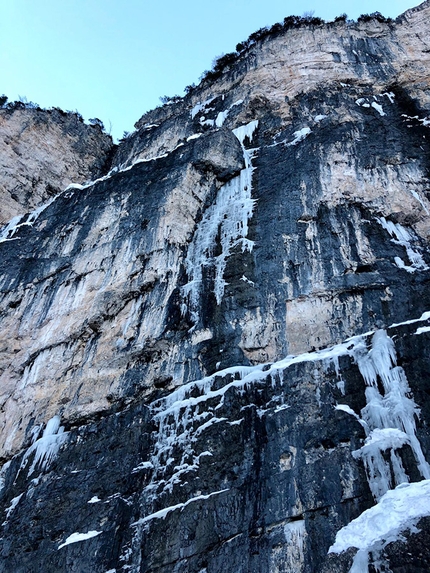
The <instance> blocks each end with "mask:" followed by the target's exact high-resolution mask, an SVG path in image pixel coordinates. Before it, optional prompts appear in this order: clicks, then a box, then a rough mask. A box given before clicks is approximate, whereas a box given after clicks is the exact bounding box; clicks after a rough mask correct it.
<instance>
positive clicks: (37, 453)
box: [20, 416, 67, 476]
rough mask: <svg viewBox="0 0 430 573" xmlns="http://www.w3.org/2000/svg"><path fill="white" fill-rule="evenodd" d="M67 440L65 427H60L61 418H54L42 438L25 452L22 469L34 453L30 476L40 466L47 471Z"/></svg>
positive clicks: (29, 471)
mask: <svg viewBox="0 0 430 573" xmlns="http://www.w3.org/2000/svg"><path fill="white" fill-rule="evenodd" d="M66 439H67V433H66V432H64V427H63V426H60V416H54V417H53V418H51V419H50V420H48V422H47V424H46V428H45V429H44V431H43V434H42V437H41V438H39V439H38V440H36V441H35V442H34V444H32V445H31V446H30V447H29V448H28V450H27V451H26V452H25V454H24V457H23V459H22V462H21V468H20V469H24V468H25V467H26V466H27V464H28V460H29V458H30V456H31V454H33V453H34V458H33V462H32V464H31V466H30V469H29V470H28V475H29V476H30V475H31V474H32V473H33V472H34V471H35V470H36V468H37V467H38V466H39V468H40V469H41V470H42V471H45V470H47V469H48V467H49V465H50V464H51V462H52V460H53V459H54V458H55V457H56V455H57V454H58V451H59V449H60V446H61V444H63V443H64V442H65V440H66Z"/></svg>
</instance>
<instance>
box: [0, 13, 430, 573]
mask: <svg viewBox="0 0 430 573" xmlns="http://www.w3.org/2000/svg"><path fill="white" fill-rule="evenodd" d="M429 17H430V4H429V3H428V2H425V3H424V4H422V5H421V6H420V7H418V8H417V9H414V10H411V11H409V12H407V13H405V14H404V15H403V16H401V17H400V18H399V19H398V20H397V21H396V22H395V23H384V22H382V23H381V22H378V21H375V20H373V21H370V22H367V23H360V24H351V23H342V22H340V23H336V24H330V25H324V26H304V27H301V28H299V29H293V30H287V31H285V32H283V33H279V34H277V35H273V36H270V37H268V38H265V39H264V40H261V41H258V42H256V43H255V44H254V45H251V46H250V47H249V48H248V50H247V51H246V52H245V53H243V54H242V55H241V56H240V57H239V58H238V60H237V62H236V63H235V64H234V65H233V66H231V68H230V69H226V70H225V72H224V73H223V74H222V75H221V77H220V78H219V79H218V80H217V81H216V82H214V83H209V82H206V83H205V82H203V83H202V84H201V85H200V86H199V87H198V88H197V89H196V90H194V91H193V92H192V93H191V94H190V95H189V96H187V97H186V98H184V99H183V100H181V101H179V102H177V103H174V104H172V105H167V106H164V107H163V108H160V109H158V110H154V111H153V112H150V113H148V114H146V115H145V116H144V117H143V118H142V119H141V120H140V121H139V122H138V123H137V124H136V132H135V133H134V134H132V135H131V136H129V137H128V138H127V139H126V140H125V141H123V142H122V143H121V144H120V145H119V147H118V150H117V151H116V154H115V156H114V157H113V160H112V164H111V166H110V167H111V170H110V171H109V173H107V174H105V172H99V173H98V175H101V176H100V177H99V178H98V179H97V180H95V181H93V182H90V183H83V182H82V181H81V182H79V181H78V182H76V183H75V184H72V185H69V186H68V187H67V188H66V189H65V190H64V191H63V192H61V193H60V194H58V195H56V196H55V198H53V199H50V200H49V201H47V202H45V203H42V204H41V205H37V207H36V209H35V210H34V211H33V212H31V213H28V214H27V215H25V216H22V217H17V218H15V219H14V220H13V221H12V222H10V223H9V224H8V225H7V226H6V227H5V228H4V229H3V231H2V233H1V242H0V254H1V257H2V261H3V264H2V268H1V272H0V290H1V296H2V303H1V304H2V314H1V320H2V329H1V332H2V333H3V337H2V341H1V350H2V352H1V355H0V361H1V362H0V381H1V397H0V399H1V408H2V410H1V411H2V418H1V420H0V424H1V436H0V439H1V442H0V448H1V452H2V453H1V455H2V457H3V458H2V459H3V461H4V466H3V470H2V479H3V481H4V486H3V490H2V493H1V495H2V496H3V498H2V499H3V501H2V503H3V504H4V509H5V511H6V520H5V523H4V534H3V540H2V543H3V546H2V553H1V555H2V560H1V562H0V563H1V564H0V571H1V570H3V571H11V570H13V571H16V572H17V573H20V572H28V571H38V570H39V569H40V567H42V564H43V567H44V571H47V572H49V571H68V572H69V571H70V572H73V571H82V570H88V571H94V572H95V573H98V572H100V573H106V572H107V571H110V572H113V571H116V572H119V571H133V572H138V571H140V572H143V571H145V572H150V571H151V572H154V573H155V572H159V573H161V572H163V573H167V572H170V571H177V572H181V571H184V572H185V571H187V572H196V573H202V572H206V573H215V572H218V571H221V570H227V571H235V572H240V571H243V572H244V573H245V572H246V571H270V572H272V571H273V572H275V571H276V572H278V571H279V572H287V571H288V572H290V571H294V572H303V573H310V572H317V571H321V572H323V571H324V572H328V571H334V572H336V571H339V572H341V571H348V570H349V569H351V570H352V571H354V570H358V569H357V568H358V567H361V568H362V569H363V570H365V569H364V567H365V566H366V567H367V565H368V564H369V563H373V564H374V565H371V566H374V567H377V566H379V565H378V563H384V567H389V566H390V567H391V568H392V570H393V571H394V570H395V571H420V570H421V569H422V570H424V569H423V567H424V565H423V563H424V562H425V560H426V559H427V557H428V553H426V552H425V551H424V550H421V554H422V557H421V556H420V555H418V554H417V555H415V554H414V550H413V548H414V547H415V546H417V547H418V546H419V547H423V546H425V543H426V539H427V536H428V525H427V521H428V516H429V515H430V508H427V506H426V504H425V501H424V500H425V498H426V492H427V489H426V488H427V486H428V480H429V479H430V470H429V467H428V461H429V460H430V458H429V452H428V449H429V440H430V435H429V431H428V423H429V420H430V413H429V412H428V405H427V400H426V397H427V393H428V387H427V386H428V383H427V377H426V373H428V370H429V367H430V365H429V364H428V341H427V339H428V330H429V327H428V326H427V325H428V319H429V316H430V315H429V314H428V311H430V295H429V288H428V282H429V278H430V267H429V264H430V256H429V251H428V240H429V224H430V217H429V209H430V195H429V192H430V187H429V179H428V177H429V146H428V138H429V134H430V131H429V128H430V109H429V106H430V100H429V94H430V91H429V69H430V67H429V58H430V56H429V53H430V49H429V47H428V46H427V43H426V38H427V35H428V22H429ZM104 153H105V151H103V152H101V153H100V155H98V156H97V160H96V163H97V161H99V164H101V163H100V162H101V161H102V158H104V157H105V155H104ZM411 320H413V321H414V322H410V321H411ZM351 337H352V338H351ZM417 484H418V485H417ZM397 486H400V488H398V487H397ZM394 488H396V489H394ZM408 488H409V489H408ZM391 490H393V492H394V493H392V492H391ZM405 492H406V493H405ZM407 495H409V496H410V497H411V499H412V498H413V499H418V500H421V501H420V502H417V503H416V507H415V505H414V506H413V508H412V509H413V511H415V513H413V511H412V509H411V511H412V513H413V515H412V514H411V515H409V517H405V514H404V512H403V513H402V514H401V515H400V517H399V520H398V523H397V522H395V520H394V518H393V520H392V521H390V522H389V523H388V522H386V521H385V522H384V523H383V524H382V525H381V528H380V529H378V530H377V531H376V530H373V529H372V528H371V527H370V526H369V527H367V526H366V527H367V528H366V527H364V526H363V523H365V522H366V520H367V519H368V516H369V515H370V517H371V516H372V515H383V514H384V510H383V509H381V508H385V507H391V508H392V507H393V506H394V505H395V504H397V506H399V507H400V506H402V504H403V506H404V505H405V499H406V497H407ZM390 496H391V497H390ZM393 496H397V498H394V497H393ZM414 496H415V497H414ZM390 504H391V505H390ZM403 506H402V507H403ZM71 509H72V510H73V511H70V510H71ZM367 511H373V512H374V513H373V514H372V513H371V514H369V513H366V512H367ZM378 512H379V513H378ZM385 513H387V512H385ZM394 513H395V512H393V515H394ZM354 519H357V520H358V521H357V522H355V521H354ZM369 519H370V518H369ZM27 522H30V523H31V525H32V527H31V532H32V533H31V534H28V531H25V535H24V531H23V527H24V526H23V524H24V523H27ZM366 523H367V522H366ZM348 524H349V525H348ZM355 524H358V525H357V526H356V525H355ZM396 524H397V525H396ZM416 525H418V526H419V527H420V528H421V529H422V531H421V533H417V532H416V531H415V529H414V527H415V526H416ZM354 527H358V529H360V528H361V529H362V530H363V531H365V532H366V534H365V535H363V536H362V538H360V541H352V542H351V541H350V540H351V538H354V534H351V531H355V530H354ZM384 527H385V529H384ZM348 528H349V529H348ZM402 531H410V535H409V537H408V538H407V541H406V543H407V544H408V551H406V552H405V551H403V550H401V549H400V545H399V544H401V542H402V541H401V538H400V537H399V535H400V533H401V532H402ZM405 539H406V538H405ZM354 543H355V545H354ZM403 547H404V545H403ZM357 550H358V552H357ZM423 551H424V553H423ZM409 554H411V555H410V556H409ZM2 567H3V569H1V568H2ZM420 567H421V569H420ZM396 568H397V569H396Z"/></svg>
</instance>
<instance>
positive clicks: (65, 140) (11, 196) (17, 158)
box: [0, 108, 113, 225]
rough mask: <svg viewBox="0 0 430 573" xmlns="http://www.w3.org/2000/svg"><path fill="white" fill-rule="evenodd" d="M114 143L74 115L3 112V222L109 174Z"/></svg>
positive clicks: (0, 152)
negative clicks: (72, 187)
mask: <svg viewBox="0 0 430 573" xmlns="http://www.w3.org/2000/svg"><path fill="white" fill-rule="evenodd" d="M112 150H113V144H112V139H111V137H110V136H108V135H106V134H105V133H102V130H101V129H100V128H99V127H96V126H89V125H86V124H84V123H83V122H82V118H80V117H79V116H78V115H77V114H75V113H71V112H69V113H64V112H62V111H61V110H57V109H53V110H50V111H45V110H41V109H37V108H33V109H32V108H16V109H0V157H1V167H2V169H1V174H0V196H1V206H0V224H2V225H4V224H5V223H7V222H8V221H9V220H10V219H12V218H13V217H16V216H17V215H20V214H23V213H27V212H28V211H31V210H32V209H34V208H35V207H37V206H38V205H40V204H42V203H44V202H45V201H47V200H48V199H50V198H52V197H53V196H55V195H57V194H58V193H59V192H60V191H62V190H63V189H64V188H65V187H67V185H69V184H70V183H72V182H73V183H83V182H84V181H87V180H88V181H91V180H92V179H96V178H97V177H99V176H100V175H103V174H104V173H106V168H107V167H108V162H109V157H110V153H111V152H112Z"/></svg>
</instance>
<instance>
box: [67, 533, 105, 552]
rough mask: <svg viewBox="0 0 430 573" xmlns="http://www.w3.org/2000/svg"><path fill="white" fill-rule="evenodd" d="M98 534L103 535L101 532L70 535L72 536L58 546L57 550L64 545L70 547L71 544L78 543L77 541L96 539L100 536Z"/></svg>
mask: <svg viewBox="0 0 430 573" xmlns="http://www.w3.org/2000/svg"><path fill="white" fill-rule="evenodd" d="M100 533H103V532H102V531H88V533H72V535H69V537H68V538H67V539H66V541H65V542H64V543H62V544H61V545H59V546H58V549H61V548H62V547H65V546H66V545H70V544H71V543H78V542H79V541H85V540H86V539H91V537H97V535H100Z"/></svg>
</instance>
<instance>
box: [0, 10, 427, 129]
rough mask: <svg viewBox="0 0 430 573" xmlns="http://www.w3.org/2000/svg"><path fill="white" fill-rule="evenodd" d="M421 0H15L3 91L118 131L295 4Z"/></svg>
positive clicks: (5, 39)
mask: <svg viewBox="0 0 430 573" xmlns="http://www.w3.org/2000/svg"><path fill="white" fill-rule="evenodd" d="M417 4H418V2H415V1H414V0H409V1H408V0H391V1H388V0H344V1H342V2H341V1H338V0H333V1H331V2H326V0H324V1H323V0H305V1H304V2H303V0H291V1H289V2H285V0H264V1H263V0H217V2H215V3H209V2H205V1H199V2H197V0H182V1H181V2H177V1H173V0H164V2H148V1H146V0H123V1H122V2H119V0H60V1H58V0H55V1H54V0H9V1H8V2H6V3H5V4H4V5H3V6H2V16H1V19H0V69H1V80H2V81H1V85H0V94H1V93H4V94H6V95H7V96H8V97H9V100H15V99H19V98H27V99H28V100H29V101H33V102H36V103H38V104H39V105H40V106H42V107H51V106H58V107H61V108H62V109H65V110H73V111H74V110H78V111H79V112H80V113H81V114H82V115H83V116H84V118H85V119H89V118H93V117H98V118H100V119H101V120H102V121H103V122H104V124H105V127H106V130H107V131H108V132H109V131H110V132H111V133H112V135H113V136H114V137H116V138H118V137H121V136H122V134H123V132H124V131H131V130H132V129H133V125H134V123H135V122H136V121H137V120H138V119H139V117H140V116H141V115H142V114H143V113H144V112H145V111H148V110H149V109H152V108H154V107H155V106H157V105H159V104H160V100H159V97H160V96H164V95H169V96H173V95H175V94H178V95H183V89H184V87H185V86H186V85H189V84H192V83H196V84H197V83H198V82H199V77H200V76H201V74H202V73H203V72H204V71H205V70H208V69H211V67H212V62H213V60H214V58H215V57H217V56H220V55H222V54H223V53H227V52H231V51H234V50H235V46H236V44H237V43H238V42H240V41H241V40H245V39H246V38H247V37H248V36H249V34H251V33H252V32H255V31H256V30H258V29H259V28H261V27H263V26H267V25H271V24H274V23H275V22H279V21H282V20H283V18H284V17H285V16H289V15H292V14H295V15H299V16H301V15H303V13H304V12H314V15H315V16H319V17H321V18H323V19H325V20H331V19H333V18H334V17H335V16H338V15H339V14H342V13H347V14H348V17H349V18H353V19H357V17H358V16H359V15H360V14H363V13H371V12H375V11H379V12H381V13H382V14H384V16H390V17H393V18H394V17H396V16H398V15H399V14H401V13H402V12H404V11H405V10H407V9H408V8H411V7H413V6H415V5H417Z"/></svg>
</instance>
